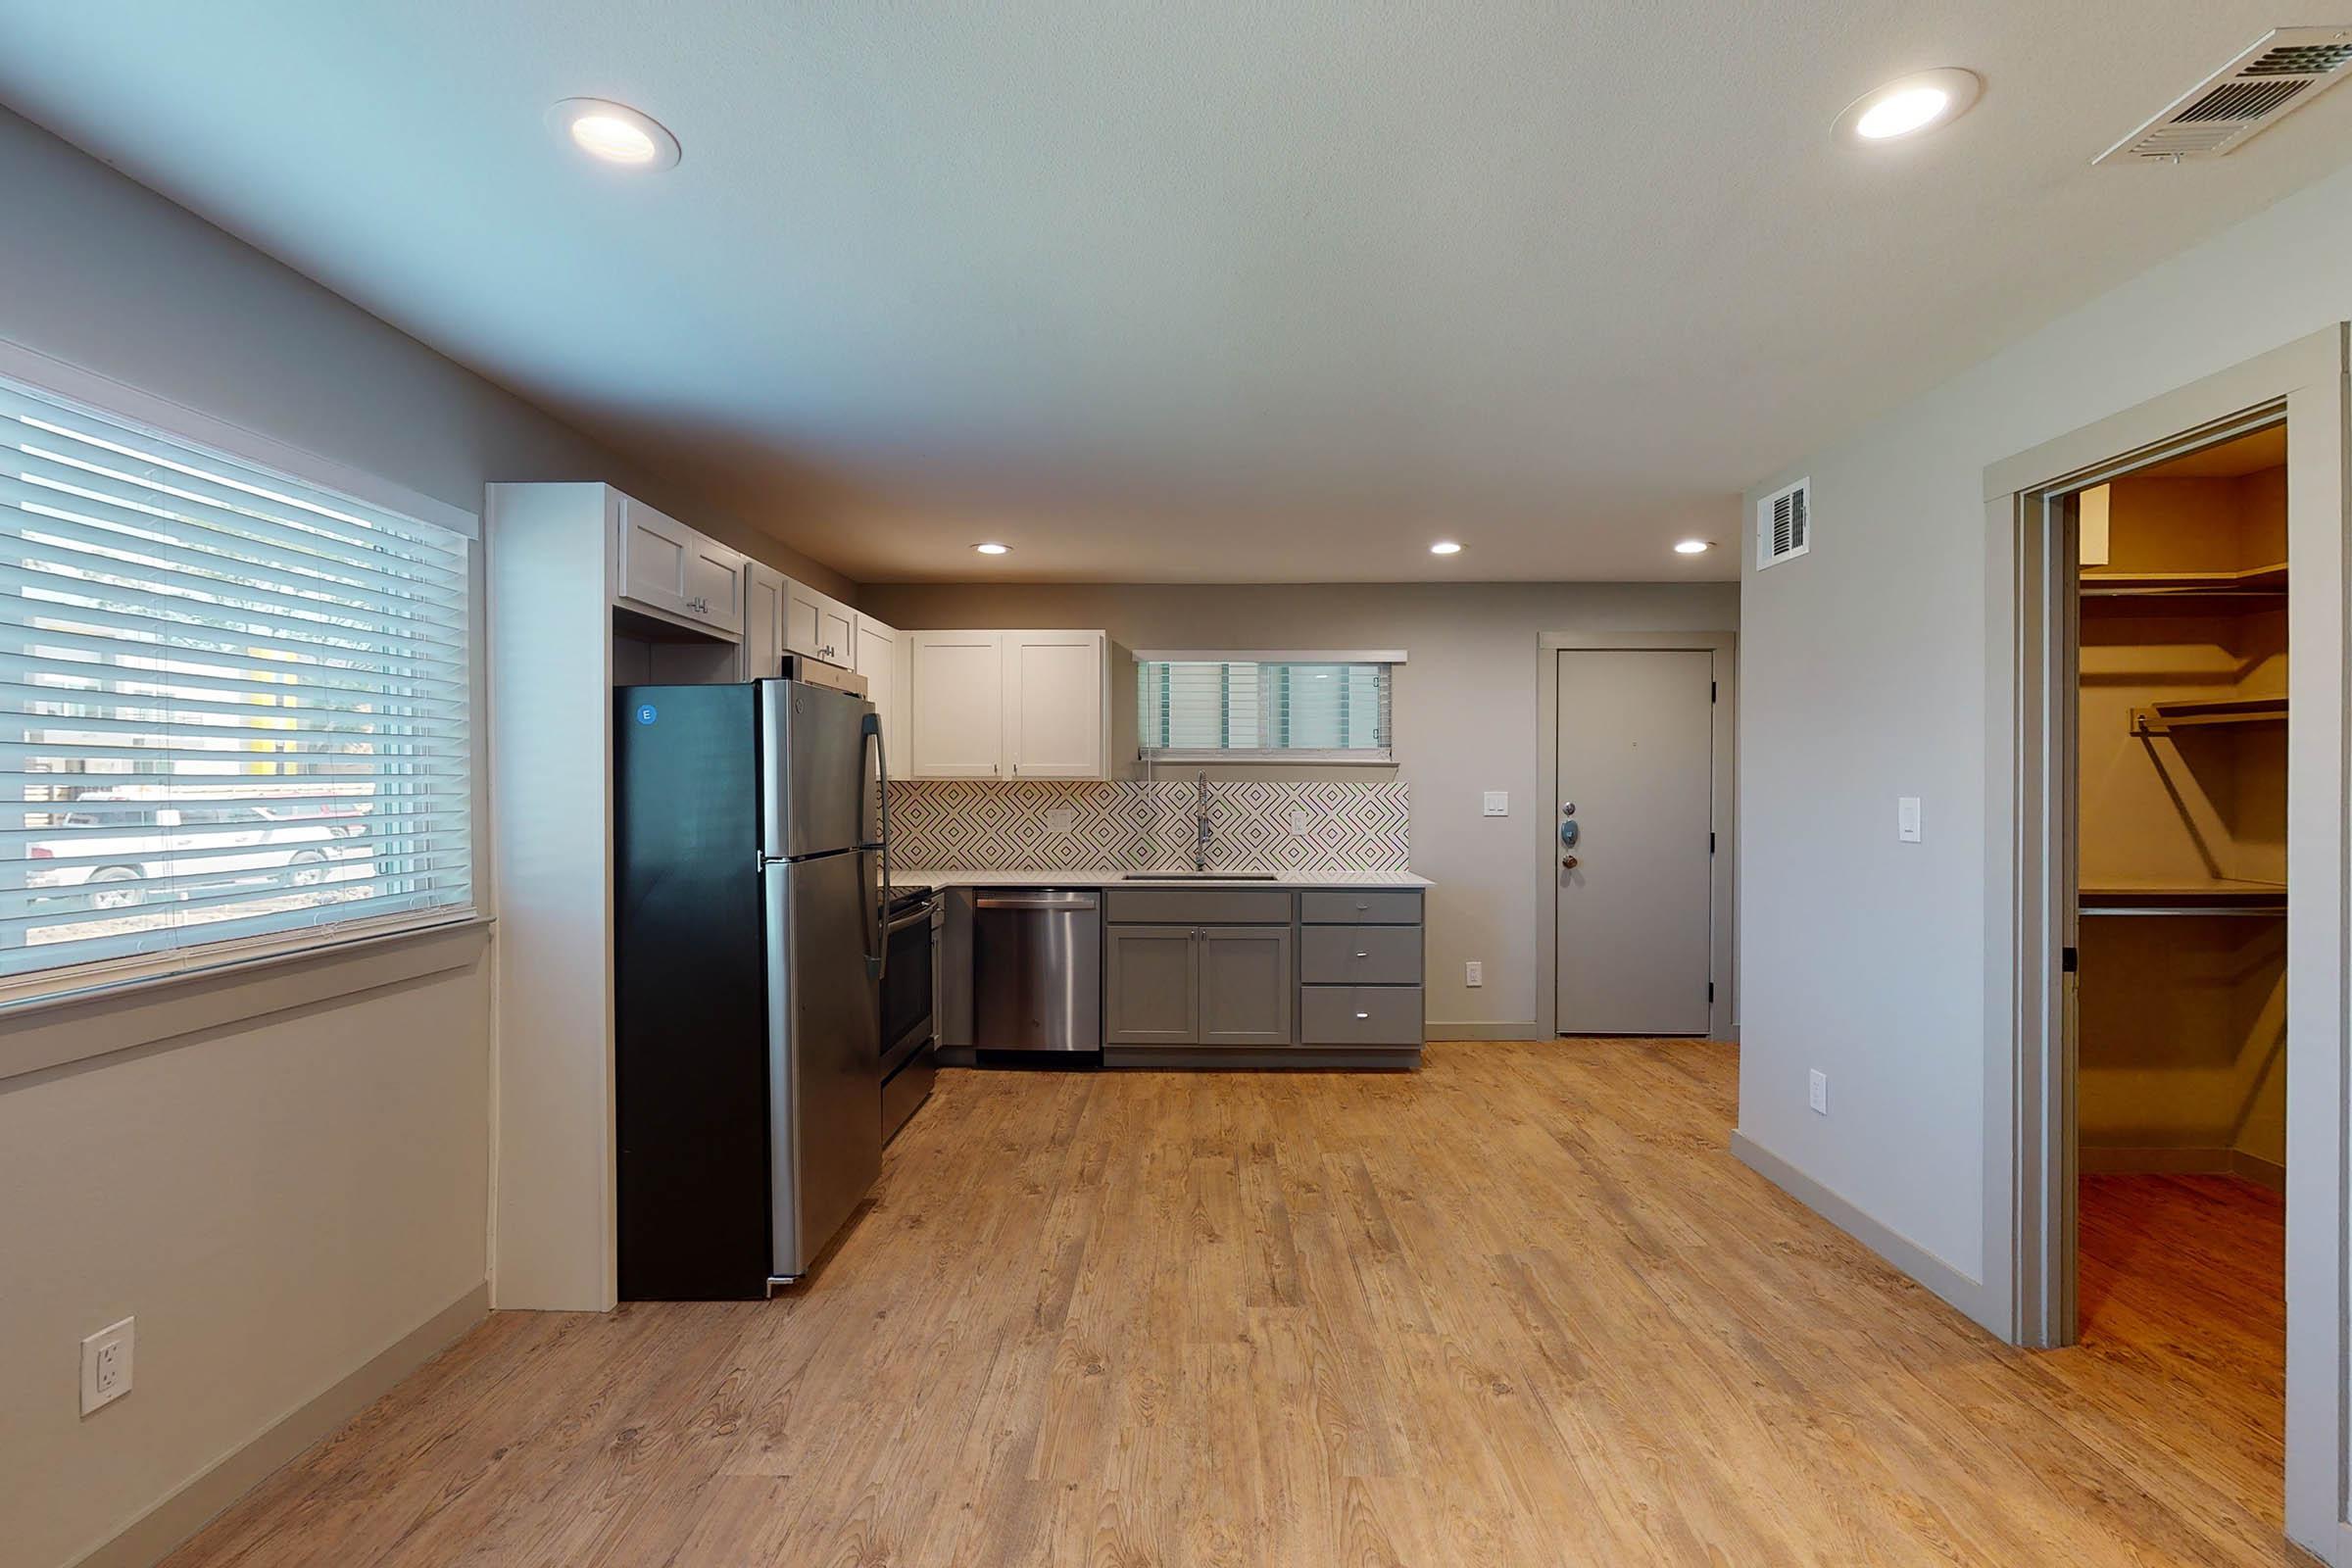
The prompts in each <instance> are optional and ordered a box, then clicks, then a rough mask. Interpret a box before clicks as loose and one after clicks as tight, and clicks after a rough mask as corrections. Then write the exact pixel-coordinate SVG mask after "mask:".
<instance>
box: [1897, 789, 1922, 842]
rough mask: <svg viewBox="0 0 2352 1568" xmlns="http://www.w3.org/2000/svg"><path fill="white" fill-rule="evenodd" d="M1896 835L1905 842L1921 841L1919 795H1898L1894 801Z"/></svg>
mask: <svg viewBox="0 0 2352 1568" xmlns="http://www.w3.org/2000/svg"><path fill="white" fill-rule="evenodd" d="M1894 836H1895V837H1896V838H1897V839H1899V840H1900V841H1902V842H1903V843H1905V844H1917V843H1918V842H1919V797H1918V796H1916V795H1903V796H1898V797H1896V799H1895V803H1894Z"/></svg>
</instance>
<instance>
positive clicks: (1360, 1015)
mask: <svg viewBox="0 0 2352 1568" xmlns="http://www.w3.org/2000/svg"><path fill="white" fill-rule="evenodd" d="M1356 1016H1357V1017H1358V1018H1369V1017H1371V1016H1372V1015H1371V1014H1370V1013H1368V1012H1359V1013H1357V1014H1356Z"/></svg>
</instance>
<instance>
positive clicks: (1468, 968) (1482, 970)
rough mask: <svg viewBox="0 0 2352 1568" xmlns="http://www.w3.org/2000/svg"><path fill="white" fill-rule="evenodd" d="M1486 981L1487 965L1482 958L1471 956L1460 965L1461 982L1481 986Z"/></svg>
mask: <svg viewBox="0 0 2352 1568" xmlns="http://www.w3.org/2000/svg"><path fill="white" fill-rule="evenodd" d="M1486 983H1487V965H1486V960H1485V959H1483V958H1472V959H1471V960H1470V961H1469V962H1467V963H1465V964H1463V965H1462V984H1464V985H1466V986H1483V985H1485V984H1486Z"/></svg>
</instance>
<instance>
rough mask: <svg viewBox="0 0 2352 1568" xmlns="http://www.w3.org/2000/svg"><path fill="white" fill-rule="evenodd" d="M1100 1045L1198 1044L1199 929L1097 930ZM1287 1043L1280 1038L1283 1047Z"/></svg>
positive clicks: (1138, 927) (1125, 927)
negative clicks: (1100, 953) (1100, 957)
mask: <svg viewBox="0 0 2352 1568" xmlns="http://www.w3.org/2000/svg"><path fill="white" fill-rule="evenodd" d="M1199 938H1200V928H1199V927H1197V926H1189V925H1107V926H1104V927H1103V1044H1104V1045H1106V1046H1189V1045H1194V1044H1196V1043H1198V1042H1199V1040H1200V1038H1201V1034H1200V1013H1199V1011H1198V1010H1197V1006H1196V1004H1197V1001H1198V998H1199V994H1200V976H1201V942H1200V940H1199ZM1289 1039H1290V1037H1289V1036H1288V1035H1287V1034H1286V1035H1285V1036H1284V1037H1283V1040H1284V1043H1285V1044H1288V1043H1289Z"/></svg>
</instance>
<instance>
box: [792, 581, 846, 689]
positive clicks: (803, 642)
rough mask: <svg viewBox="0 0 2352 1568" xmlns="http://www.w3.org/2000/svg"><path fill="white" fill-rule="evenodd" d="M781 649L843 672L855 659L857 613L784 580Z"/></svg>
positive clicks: (835, 601)
mask: <svg viewBox="0 0 2352 1568" xmlns="http://www.w3.org/2000/svg"><path fill="white" fill-rule="evenodd" d="M784 646H785V648H786V649H788V650H789V651H791V652H793V653H796V654H800V655H803V656H805V657H807V658H809V659H820V660H823V661H824V662H826V663H828V664H839V665H840V666H841V667H842V668H844V669H849V668H851V667H853V665H854V663H855V662H856V660H857V658H858V613H857V612H856V611H854V610H852V609H851V608H850V607H849V606H847V605H845V604H843V603H842V602H841V601H840V600H838V599H835V598H833V597H831V596H830V595H827V594H820V593H818V592H817V591H816V590H815V589H813V588H811V587H809V585H808V584H807V583H802V582H795V581H793V580H792V579H791V578H790V577H787V578H785V579H784Z"/></svg>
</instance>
